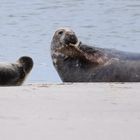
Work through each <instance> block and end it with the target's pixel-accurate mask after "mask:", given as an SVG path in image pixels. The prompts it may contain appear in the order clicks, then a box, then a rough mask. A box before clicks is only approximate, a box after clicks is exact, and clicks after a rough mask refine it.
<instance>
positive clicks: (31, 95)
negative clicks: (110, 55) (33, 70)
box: [0, 83, 140, 140]
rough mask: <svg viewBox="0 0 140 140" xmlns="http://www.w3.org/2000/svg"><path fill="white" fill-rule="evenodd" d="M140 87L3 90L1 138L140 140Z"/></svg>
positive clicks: (0, 99)
mask: <svg viewBox="0 0 140 140" xmlns="http://www.w3.org/2000/svg"><path fill="white" fill-rule="evenodd" d="M139 130H140V84H139V83H127V84H118V83H117V84H115V83H114V84H113V83H110V84H109V83H93V84H85V83H81V84H80V83H79V84H56V85H50V84H48V85H47V84H42V85H41V84H33V85H24V86H20V87H1V88H0V139H1V140H9V139H10V140H47V139H48V140H56V139H57V140H94V139H95V140H139V138H140V133H139Z"/></svg>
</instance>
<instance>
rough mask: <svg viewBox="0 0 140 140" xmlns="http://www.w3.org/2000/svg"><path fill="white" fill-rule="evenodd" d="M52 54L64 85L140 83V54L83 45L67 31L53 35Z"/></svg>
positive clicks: (60, 30)
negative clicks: (76, 83) (66, 83)
mask: <svg viewBox="0 0 140 140" xmlns="http://www.w3.org/2000/svg"><path fill="white" fill-rule="evenodd" d="M51 55H52V60H53V64H54V66H55V68H56V70H57V72H58V74H59V76H60V78H61V79H62V81H63V82H139V81H140V54H135V53H128V52H122V51H117V50H113V49H102V48H96V47H91V46H88V45H84V44H82V43H81V42H80V41H78V38H77V36H76V35H75V33H74V32H73V31H72V30H71V29H69V28H61V29H58V30H57V31H56V32H55V34H54V36H53V39H52V42H51Z"/></svg>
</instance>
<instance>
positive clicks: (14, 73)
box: [0, 56, 33, 86]
mask: <svg viewBox="0 0 140 140" xmlns="http://www.w3.org/2000/svg"><path fill="white" fill-rule="evenodd" d="M32 67H33V60H32V58H30V57H27V56H23V57H21V58H19V60H18V61H17V62H16V63H0V85H1V86H19V85H21V84H22V83H23V82H24V80H25V78H26V76H27V75H28V74H29V72H30V71H31V69H32Z"/></svg>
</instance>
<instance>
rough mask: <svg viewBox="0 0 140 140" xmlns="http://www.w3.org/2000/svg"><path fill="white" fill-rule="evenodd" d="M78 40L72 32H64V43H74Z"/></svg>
mask: <svg viewBox="0 0 140 140" xmlns="http://www.w3.org/2000/svg"><path fill="white" fill-rule="evenodd" d="M77 41H78V39H77V37H76V35H75V34H74V33H70V32H68V33H66V35H65V44H67V45H69V44H70V43H71V44H76V43H77Z"/></svg>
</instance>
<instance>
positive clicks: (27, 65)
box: [17, 56, 33, 74]
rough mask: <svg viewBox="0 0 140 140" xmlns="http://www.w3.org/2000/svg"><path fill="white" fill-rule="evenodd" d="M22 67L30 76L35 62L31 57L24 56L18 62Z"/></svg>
mask: <svg viewBox="0 0 140 140" xmlns="http://www.w3.org/2000/svg"><path fill="white" fill-rule="evenodd" d="M17 62H18V63H19V65H20V66H21V67H23V70H24V72H25V73H26V74H28V73H29V72H30V71H31V69H32V67H33V60H32V58H31V57H28V56H22V57H20V58H19V60H18V61H17Z"/></svg>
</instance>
